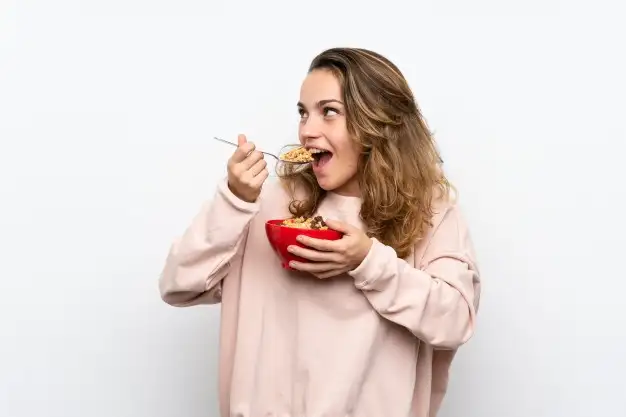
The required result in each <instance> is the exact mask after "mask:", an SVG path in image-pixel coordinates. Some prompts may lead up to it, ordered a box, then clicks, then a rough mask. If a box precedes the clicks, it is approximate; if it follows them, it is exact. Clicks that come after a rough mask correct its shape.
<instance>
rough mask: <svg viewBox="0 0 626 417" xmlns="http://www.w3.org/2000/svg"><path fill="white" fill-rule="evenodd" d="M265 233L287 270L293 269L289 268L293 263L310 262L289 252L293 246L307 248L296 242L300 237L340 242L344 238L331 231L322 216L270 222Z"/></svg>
mask: <svg viewBox="0 0 626 417" xmlns="http://www.w3.org/2000/svg"><path fill="white" fill-rule="evenodd" d="M265 233H266V234H267V239H268V240H269V242H270V246H271V247H272V249H273V250H274V252H275V253H276V255H278V258H279V259H280V261H281V264H282V267H283V268H285V269H292V268H291V267H290V266H289V262H291V261H298V262H310V261H309V260H307V259H303V258H301V257H299V256H296V255H294V254H293V253H291V252H289V251H288V250H287V248H288V247H289V246H291V245H295V246H300V247H306V246H305V245H303V244H301V243H299V242H298V241H297V240H296V238H297V237H298V236H299V235H306V236H310V237H312V238H315V239H325V240H339V239H341V237H342V236H343V234H342V233H340V232H338V231H336V230H332V229H329V228H328V226H327V225H326V223H325V222H324V219H323V218H322V217H321V216H315V217H296V218H292V219H281V220H268V221H267V222H266V223H265Z"/></svg>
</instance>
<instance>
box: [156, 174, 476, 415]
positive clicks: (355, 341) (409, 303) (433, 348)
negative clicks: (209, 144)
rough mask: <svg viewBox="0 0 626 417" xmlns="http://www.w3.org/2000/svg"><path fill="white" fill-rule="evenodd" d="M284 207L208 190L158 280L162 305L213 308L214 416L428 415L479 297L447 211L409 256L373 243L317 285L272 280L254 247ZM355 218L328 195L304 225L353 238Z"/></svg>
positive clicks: (466, 245)
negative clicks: (318, 219)
mask: <svg viewBox="0 0 626 417" xmlns="http://www.w3.org/2000/svg"><path fill="white" fill-rule="evenodd" d="M288 203H289V199H288V196H287V194H286V192H285V191H284V189H283V188H282V187H281V186H280V183H279V182H278V181H275V182H270V181H268V182H266V184H265V186H264V188H263V191H262V193H261V197H260V198H259V200H258V201H257V202H255V203H247V202H244V201H242V200H240V199H238V198H237V197H236V196H235V195H233V194H232V193H231V192H230V190H229V188H228V186H227V185H226V181H224V182H222V183H220V184H219V186H218V189H217V192H216V195H215V197H214V198H213V200H212V201H210V202H208V203H206V205H205V206H204V207H203V208H202V210H201V211H200V213H199V214H198V216H197V217H196V218H195V219H194V220H193V222H192V223H191V225H190V227H189V228H188V229H187V231H186V232H185V233H184V234H183V236H182V238H181V239H179V240H177V241H176V242H175V243H174V244H173V245H172V248H171V250H170V253H169V256H168V258H167V261H166V264H165V267H164V270H163V273H162V276H161V278H160V283H159V284H160V291H161V296H162V297H163V300H164V301H165V302H167V303H168V304H171V305H174V306H181V307H182V306H192V305H198V304H213V303H219V302H221V330H220V361H219V364H220V365H219V384H220V396H219V398H220V410H221V416H222V417H227V416H228V417H235V416H236V417H322V416H324V417H347V416H353V417H382V416H384V417H434V416H435V415H436V414H437V410H438V409H439V406H440V404H441V401H442V399H443V396H444V393H445V391H446V386H447V383H448V370H449V367H450V364H451V362H452V359H453V357H454V354H455V352H456V349H457V348H458V347H459V346H460V345H461V344H463V343H465V342H466V341H467V340H468V339H469V338H470V337H471V336H472V334H473V332H474V326H475V319H476V310H477V308H478V301H479V294H480V281H479V275H478V271H477V268H476V262H475V256H474V251H473V248H472V243H471V241H470V237H469V234H468V230H467V227H466V225H465V223H464V221H463V219H462V216H461V214H460V213H459V209H458V207H456V206H455V205H453V204H449V203H448V204H445V205H444V204H441V205H440V206H438V207H437V214H436V216H435V218H434V221H433V228H432V230H431V231H430V233H429V234H428V236H427V237H426V238H425V239H424V240H422V241H420V243H419V244H417V245H416V248H415V254H414V255H412V256H410V257H409V258H407V259H399V258H398V257H397V256H396V253H395V251H394V250H393V249H392V248H390V247H388V246H385V245H383V244H382V243H380V242H378V241H377V240H375V239H373V245H372V248H371V250H370V252H369V254H368V255H367V257H366V258H365V260H364V261H363V263H362V264H361V265H360V266H359V267H357V268H356V269H355V270H353V271H351V272H349V273H348V274H346V275H345V276H342V277H338V278H336V279H329V280H319V279H317V278H315V277H313V276H312V275H309V274H304V273H300V272H288V271H285V270H283V269H282V268H281V266H280V262H279V260H278V258H277V256H276V255H275V254H274V253H273V251H272V249H271V248H270V246H269V244H268V242H267V238H266V235H265V228H264V224H265V222H266V221H267V220H270V219H279V218H287V217H290V214H289V211H288ZM359 208H360V199H359V198H356V197H345V196H340V195H337V194H333V193H330V194H329V195H328V196H327V197H326V199H325V200H324V201H323V203H322V204H321V206H320V208H319V213H318V214H320V215H322V216H324V217H327V218H334V219H337V220H340V221H343V222H347V223H350V224H352V225H354V226H358V227H361V228H362V227H363V224H362V222H361V221H360V219H359Z"/></svg>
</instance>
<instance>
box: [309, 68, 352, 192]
mask: <svg viewBox="0 0 626 417" xmlns="http://www.w3.org/2000/svg"><path fill="white" fill-rule="evenodd" d="M298 111H299V112H300V117H301V119H300V127H299V129H298V130H299V132H298V133H299V137H300V143H301V144H302V146H304V147H305V148H306V149H308V150H310V151H311V152H313V156H314V157H315V161H314V162H313V172H314V173H315V176H316V178H317V182H318V184H319V185H320V187H321V188H322V189H324V190H326V191H334V192H336V193H338V194H342V195H351V196H358V195H359V185H358V180H357V166H358V160H359V154H360V146H359V145H358V144H357V143H356V142H355V141H354V140H352V138H351V137H350V135H349V133H348V127H347V124H346V113H345V106H344V103H343V97H342V91H341V85H340V84H339V81H338V80H337V78H336V77H335V76H334V75H333V74H332V73H331V72H330V71H328V70H323V69H321V70H314V71H312V72H311V73H309V74H308V75H307V77H306V78H305V80H304V82H303V83H302V87H301V89H300V101H299V102H298Z"/></svg>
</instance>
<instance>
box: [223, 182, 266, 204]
mask: <svg viewBox="0 0 626 417" xmlns="http://www.w3.org/2000/svg"><path fill="white" fill-rule="evenodd" d="M226 185H227V186H228V189H229V190H230V192H231V193H233V195H234V196H235V197H237V198H238V199H240V200H241V201H244V202H246V203H254V202H256V200H257V198H258V196H256V197H254V198H252V199H251V198H250V197H249V196H245V195H243V194H242V193H240V192H239V191H238V190H237V189H236V188H235V187H233V186H232V185H231V183H230V181H228V182H227V183H226Z"/></svg>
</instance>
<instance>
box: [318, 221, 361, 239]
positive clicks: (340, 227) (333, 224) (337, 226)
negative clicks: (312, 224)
mask: <svg viewBox="0 0 626 417" xmlns="http://www.w3.org/2000/svg"><path fill="white" fill-rule="evenodd" d="M324 221H325V222H326V224H327V225H328V227H329V228H331V229H333V230H336V231H338V232H340V233H343V234H345V235H351V234H353V233H354V227H353V226H351V225H349V224H347V223H344V222H340V221H339V220H333V219H324Z"/></svg>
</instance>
